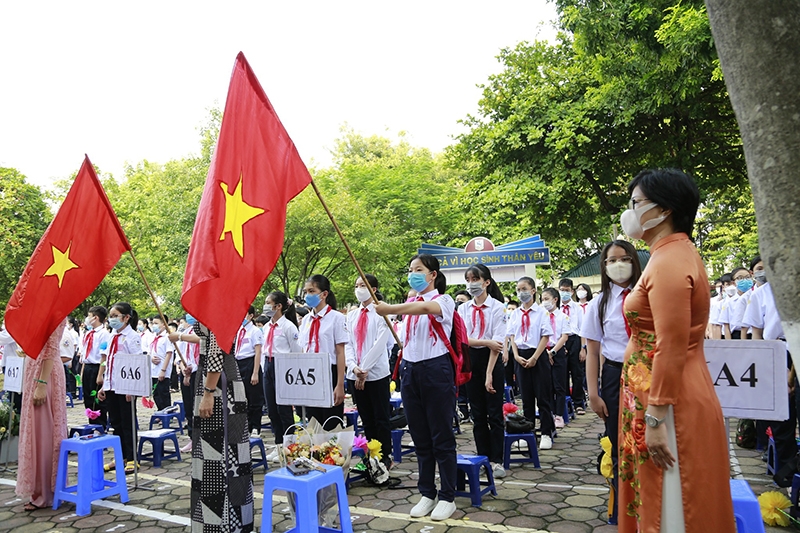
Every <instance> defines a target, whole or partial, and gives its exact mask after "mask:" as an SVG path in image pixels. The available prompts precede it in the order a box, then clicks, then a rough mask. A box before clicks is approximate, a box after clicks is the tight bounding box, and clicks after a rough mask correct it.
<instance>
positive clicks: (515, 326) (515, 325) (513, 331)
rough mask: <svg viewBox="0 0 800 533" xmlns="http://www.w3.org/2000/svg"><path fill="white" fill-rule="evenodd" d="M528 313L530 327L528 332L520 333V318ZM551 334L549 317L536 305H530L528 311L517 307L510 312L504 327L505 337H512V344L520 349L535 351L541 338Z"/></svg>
mask: <svg viewBox="0 0 800 533" xmlns="http://www.w3.org/2000/svg"><path fill="white" fill-rule="evenodd" d="M526 311H527V312H528V318H529V319H530V326H529V328H528V331H527V332H526V333H525V334H523V333H522V318H523V316H524V315H525V312H526ZM552 334H553V328H551V327H550V316H549V315H548V314H547V311H545V310H544V309H542V307H541V306H538V305H536V304H533V305H531V307H530V309H524V308H523V307H517V308H516V309H514V311H512V312H511V316H509V317H508V323H507V325H506V336H511V335H513V336H514V344H516V345H517V347H518V348H520V349H523V350H524V349H529V348H530V349H535V348H536V347H537V346H538V345H539V340H540V339H541V338H542V337H549V336H550V335H552Z"/></svg>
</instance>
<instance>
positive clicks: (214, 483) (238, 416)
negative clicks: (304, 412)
mask: <svg viewBox="0 0 800 533" xmlns="http://www.w3.org/2000/svg"><path fill="white" fill-rule="evenodd" d="M194 331H195V333H197V335H199V336H200V338H201V340H202V341H204V342H201V346H200V368H199V372H197V376H196V378H195V379H197V382H196V388H195V390H196V398H195V402H194V413H193V415H194V430H193V432H192V500H191V501H192V532H193V533H233V532H250V531H253V515H254V508H253V473H252V468H251V466H250V438H249V434H248V431H247V397H246V396H245V392H244V385H243V384H242V379H241V377H240V376H239V368H238V366H237V365H236V359H235V358H234V357H233V356H230V355H228V354H226V353H224V352H223V351H222V350H221V349H220V347H219V346H218V345H217V340H216V338H215V337H214V334H213V333H210V332H209V330H208V329H207V328H205V327H204V326H201V325H200V324H196V325H195V326H194ZM208 372H220V380H219V383H218V385H217V392H216V393H215V394H214V412H213V414H212V415H211V417H210V418H201V417H200V401H201V399H202V397H203V393H204V385H205V380H206V374H207V373H208Z"/></svg>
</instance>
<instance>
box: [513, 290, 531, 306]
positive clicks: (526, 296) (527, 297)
mask: <svg viewBox="0 0 800 533" xmlns="http://www.w3.org/2000/svg"><path fill="white" fill-rule="evenodd" d="M517 298H519V301H520V302H522V303H524V304H526V303H528V302H530V301H531V299H532V298H533V293H532V292H531V291H520V292H518V293H517Z"/></svg>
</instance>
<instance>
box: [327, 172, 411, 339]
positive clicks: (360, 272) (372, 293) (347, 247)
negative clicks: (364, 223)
mask: <svg viewBox="0 0 800 533" xmlns="http://www.w3.org/2000/svg"><path fill="white" fill-rule="evenodd" d="M311 187H313V188H314V192H315V193H317V198H319V202H320V203H321V204H322V208H323V209H325V212H326V213H328V218H330V219H331V223H333V228H334V229H335V230H336V233H337V234H338V235H339V238H340V239H341V240H342V244H344V248H345V250H347V253H348V254H349V255H350V260H351V261H353V264H354V265H355V266H356V270H358V275H359V276H360V277H361V279H362V280H364V285H366V286H367V289H369V294H370V296H371V297H372V301H373V302H377V301H378V298H377V297H376V296H375V290H374V289H373V288H372V285H370V284H369V281H367V276H366V274H364V271H363V270H361V265H359V264H358V259H356V256H355V254H353V250H351V249H350V245H349V244H347V239H345V238H344V235H343V234H342V230H340V229H339V224H337V223H336V219H335V218H333V213H331V210H330V209H328V204H326V203H325V199H323V198H322V193H321V192H320V191H319V189H318V188H317V183H316V182H315V181H314V178H313V177H312V178H311ZM383 320H384V321H385V322H386V325H387V326H389V331H391V332H392V337H394V340H395V342H396V343H397V346H399V347H402V346H403V343H402V342H400V337H398V336H397V332H396V331H395V330H394V328H393V327H392V323H391V322H389V317H388V316H384V317H383Z"/></svg>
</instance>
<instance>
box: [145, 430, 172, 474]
mask: <svg viewBox="0 0 800 533" xmlns="http://www.w3.org/2000/svg"><path fill="white" fill-rule="evenodd" d="M164 441H171V442H172V444H173V445H174V446H175V449H174V450H173V451H172V452H170V453H165V452H164ZM145 442H149V443H150V444H151V445H152V446H153V451H152V452H150V453H143V452H142V449H143V448H144V444H145ZM163 459H178V461H180V460H181V450H180V448H179V447H178V435H176V434H175V430H174V429H154V430H152V431H141V432H139V462H140V463H141V462H142V461H152V463H153V466H155V467H156V468H158V467H160V466H161V461H162V460H163Z"/></svg>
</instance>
